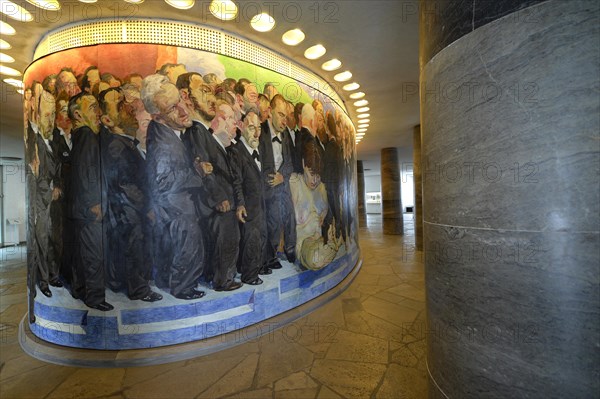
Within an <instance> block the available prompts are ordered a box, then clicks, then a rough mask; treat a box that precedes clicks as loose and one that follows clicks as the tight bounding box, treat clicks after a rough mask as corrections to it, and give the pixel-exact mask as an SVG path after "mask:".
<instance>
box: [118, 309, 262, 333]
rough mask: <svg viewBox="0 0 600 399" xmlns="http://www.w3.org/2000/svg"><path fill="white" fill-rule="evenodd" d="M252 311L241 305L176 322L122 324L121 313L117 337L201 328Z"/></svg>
mask: <svg viewBox="0 0 600 399" xmlns="http://www.w3.org/2000/svg"><path fill="white" fill-rule="evenodd" d="M253 311H254V305H242V306H238V307H235V308H231V309H227V310H223V311H221V312H216V313H212V314H209V315H204V316H195V317H188V318H185V319H178V320H165V321H157V322H154V323H142V324H122V323H121V313H120V312H119V316H118V325H119V335H132V334H147V333H155V332H162V331H177V330H179V329H182V328H187V327H197V326H202V325H204V324H206V323H215V322H217V321H221V320H226V319H230V318H232V317H236V316H240V315H243V314H245V313H251V312H253Z"/></svg>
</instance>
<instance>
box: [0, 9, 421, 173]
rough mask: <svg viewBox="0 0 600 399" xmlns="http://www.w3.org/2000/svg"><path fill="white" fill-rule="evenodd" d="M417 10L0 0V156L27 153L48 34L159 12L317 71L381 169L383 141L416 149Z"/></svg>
mask: <svg viewBox="0 0 600 399" xmlns="http://www.w3.org/2000/svg"><path fill="white" fill-rule="evenodd" d="M417 10H418V1H416V0H415V1H402V2H396V1H388V0H371V1H367V0H362V1H354V0H347V1H338V2H332V1H315V2H313V1H311V2H304V1H278V2H272V1H265V2H260V1H258V2H255V1H252V2H249V1H230V0H219V1H212V2H211V1H199V0H196V1H194V0H145V1H144V0H79V1H76V0H27V1H23V0H12V1H8V0H0V11H3V12H4V14H0V29H1V36H0V75H1V79H2V83H0V84H1V85H2V86H1V88H2V97H3V98H2V107H1V109H0V155H2V156H22V149H21V148H20V146H21V143H22V141H21V142H18V140H20V137H21V134H22V131H21V129H22V126H23V121H22V116H21V115H22V110H21V102H20V95H19V94H18V93H17V90H19V89H21V87H20V84H19V79H20V78H19V76H20V74H21V73H22V72H23V70H24V69H25V68H26V67H27V65H28V64H29V63H30V62H31V60H32V58H33V52H34V50H35V47H36V45H37V43H38V42H39V41H40V40H41V39H42V37H43V36H44V34H45V33H46V32H48V31H50V30H54V29H56V28H59V27H61V26H64V25H68V24H70V23H73V22H79V21H83V20H87V19H100V18H115V17H116V18H131V17H135V18H147V17H157V18H166V19H173V20H181V21H184V22H192V23H198V24H202V25H207V26H210V27H213V28H217V29H222V30H223V31H226V32H230V33H233V34H237V35H240V36H243V37H245V38H247V39H249V40H251V41H254V42H256V43H260V44H262V45H263V46H265V47H267V48H269V49H271V50H273V51H275V52H277V53H279V54H281V55H282V56H284V57H287V58H289V59H292V60H293V61H294V62H296V63H298V64H300V65H302V66H303V67H305V68H308V69H310V70H311V71H312V72H314V73H316V74H317V75H319V76H321V77H322V78H323V79H325V80H326V81H327V82H328V83H329V84H330V85H331V86H332V87H334V88H335V90H336V92H337V93H338V94H339V95H340V97H341V98H342V99H343V100H344V102H345V103H346V107H347V109H348V111H349V114H350V116H351V118H352V120H353V121H354V123H355V125H356V126H357V128H358V131H357V133H358V134H357V141H359V143H358V145H357V150H358V158H359V159H363V160H365V162H366V164H365V167H366V168H367V169H377V170H378V168H379V165H378V164H379V153H380V149H381V148H382V147H390V146H396V147H410V146H411V144H412V132H413V126H414V125H417V124H418V123H419V95H418V89H417V90H415V87H418V75H419V73H418V11H417ZM10 79H12V80H10ZM367 105H368V106H367ZM367 111H368V113H367ZM19 151H20V154H18V152H19Z"/></svg>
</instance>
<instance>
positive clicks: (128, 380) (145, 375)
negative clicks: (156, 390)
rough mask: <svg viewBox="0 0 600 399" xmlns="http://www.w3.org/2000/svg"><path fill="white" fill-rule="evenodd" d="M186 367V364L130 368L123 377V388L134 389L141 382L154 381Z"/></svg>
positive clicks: (177, 363)
mask: <svg viewBox="0 0 600 399" xmlns="http://www.w3.org/2000/svg"><path fill="white" fill-rule="evenodd" d="M183 366H184V362H176V363H167V364H158V365H155V366H145V367H130V368H126V369H125V376H124V377H123V387H132V386H134V385H136V384H138V383H140V382H143V381H147V380H152V379H153V378H155V377H157V376H160V375H162V374H165V373H168V372H169V371H171V370H176V369H178V368H181V367H183Z"/></svg>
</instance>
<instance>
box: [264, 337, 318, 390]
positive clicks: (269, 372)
mask: <svg viewBox="0 0 600 399" xmlns="http://www.w3.org/2000/svg"><path fill="white" fill-rule="evenodd" d="M290 336H291V334H290ZM286 341H287V342H286ZM260 344H261V355H260V361H259V363H258V374H257V383H256V386H257V387H262V386H265V385H266V384H268V383H270V382H273V381H276V380H279V379H281V378H283V377H285V376H287V375H290V374H292V373H295V372H297V371H299V370H303V369H304V368H306V367H309V366H310V365H311V364H312V362H313V359H314V355H313V353H312V352H311V351H309V350H308V349H306V348H304V347H303V346H302V345H299V344H297V343H295V342H291V339H290V338H289V336H285V335H284V338H282V337H281V336H280V335H279V334H275V338H274V339H273V341H272V342H262V341H261V343H260ZM282 345H283V346H282Z"/></svg>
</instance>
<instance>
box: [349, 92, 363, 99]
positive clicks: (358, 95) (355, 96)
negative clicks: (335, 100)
mask: <svg viewBox="0 0 600 399" xmlns="http://www.w3.org/2000/svg"><path fill="white" fill-rule="evenodd" d="M364 96H365V93H363V92H362V91H358V92H356V93H352V94H350V98H352V99H354V100H358V99H359V98H363V97H364Z"/></svg>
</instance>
